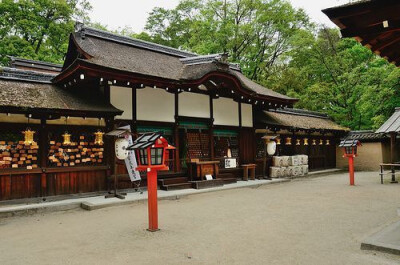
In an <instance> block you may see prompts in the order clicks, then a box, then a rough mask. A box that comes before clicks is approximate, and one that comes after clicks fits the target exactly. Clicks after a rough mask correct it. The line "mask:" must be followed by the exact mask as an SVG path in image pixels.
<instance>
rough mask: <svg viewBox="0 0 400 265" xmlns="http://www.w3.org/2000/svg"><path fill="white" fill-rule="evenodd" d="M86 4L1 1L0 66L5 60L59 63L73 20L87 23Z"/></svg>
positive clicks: (51, 0) (57, 0) (60, 0)
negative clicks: (16, 57)
mask: <svg viewBox="0 0 400 265" xmlns="http://www.w3.org/2000/svg"><path fill="white" fill-rule="evenodd" d="M90 9H91V6H90V4H89V2H87V1H86V0H55V1H54V0H35V1H32V0H18V1H14V0H2V1H0V14H1V15H0V39H1V42H0V63H2V64H5V63H6V62H7V60H8V58H7V57H6V56H7V55H8V56H18V57H23V58H27V59H35V60H42V61H48V62H55V63H62V61H63V57H64V54H65V52H66V50H67V45H68V36H69V33H71V32H72V31H73V29H74V23H75V22H74V20H80V21H87V18H88V11H89V10H90Z"/></svg>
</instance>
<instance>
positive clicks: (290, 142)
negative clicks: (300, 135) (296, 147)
mask: <svg viewBox="0 0 400 265" xmlns="http://www.w3.org/2000/svg"><path fill="white" fill-rule="evenodd" d="M285 144H286V145H292V138H290V137H287V138H286V142H285Z"/></svg>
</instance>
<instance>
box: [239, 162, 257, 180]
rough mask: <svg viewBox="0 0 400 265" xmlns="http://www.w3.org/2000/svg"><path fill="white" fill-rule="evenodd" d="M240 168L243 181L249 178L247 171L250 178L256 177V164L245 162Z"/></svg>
mask: <svg viewBox="0 0 400 265" xmlns="http://www.w3.org/2000/svg"><path fill="white" fill-rule="evenodd" d="M242 168H243V180H245V181H248V180H249V173H250V179H251V180H255V179H256V164H245V165H242Z"/></svg>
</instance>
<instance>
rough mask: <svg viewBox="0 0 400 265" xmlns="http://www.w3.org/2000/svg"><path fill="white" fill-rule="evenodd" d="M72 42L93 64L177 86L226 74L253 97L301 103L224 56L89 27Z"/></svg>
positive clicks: (87, 60)
mask: <svg viewBox="0 0 400 265" xmlns="http://www.w3.org/2000/svg"><path fill="white" fill-rule="evenodd" d="M71 39H72V41H73V42H72V43H73V44H74V45H76V46H77V47H76V48H77V49H78V50H80V51H81V52H82V53H84V54H85V55H86V56H85V57H86V58H85V59H83V60H84V61H85V62H86V63H90V64H93V65H97V66H102V67H107V68H111V69H115V70H119V71H124V72H128V73H134V74H139V75H145V76H152V77H155V78H162V79H168V80H171V81H173V82H176V83H185V82H188V81H195V80H199V79H201V78H202V77H204V76H206V75H207V74H212V73H213V72H223V73H224V74H227V75H230V76H231V77H233V78H235V79H237V80H238V81H239V83H240V85H241V87H243V88H244V89H247V90H248V93H249V94H251V95H253V96H267V97H273V98H276V99H277V100H280V101H285V102H288V103H294V102H296V101H297V99H294V98H290V97H287V96H285V95H282V94H279V93H277V92H275V91H272V90H270V89H267V88H265V87H263V86H261V85H259V84H257V83H255V82H253V81H252V80H250V79H248V78H247V77H245V76H244V75H243V74H242V73H241V71H240V68H239V67H238V66H237V65H234V64H229V63H227V62H221V60H220V57H221V56H222V55H218V54H217V55H205V56H200V55H197V54H194V53H190V52H187V51H181V50H179V49H174V48H171V47H167V46H163V45H159V44H154V43H150V42H146V41H142V40H137V39H132V38H127V37H124V36H119V35H115V34H112V33H109V32H105V31H101V30H96V29H92V28H87V27H81V29H80V30H79V31H77V32H75V33H73V34H72V35H71ZM70 45H71V42H70ZM67 58H68V55H67ZM66 61H68V62H69V63H70V64H72V62H73V60H71V58H68V60H66ZM68 67H69V65H64V69H66V70H67V69H68ZM60 79H62V78H60ZM56 80H57V78H56Z"/></svg>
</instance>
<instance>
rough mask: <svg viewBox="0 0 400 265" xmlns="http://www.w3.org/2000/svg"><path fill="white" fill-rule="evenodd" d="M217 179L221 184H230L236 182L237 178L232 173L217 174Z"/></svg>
mask: <svg viewBox="0 0 400 265" xmlns="http://www.w3.org/2000/svg"><path fill="white" fill-rule="evenodd" d="M217 179H221V180H222V181H223V184H231V183H236V182H237V178H236V177H235V176H234V175H233V174H232V173H222V174H219V175H218V177H217Z"/></svg>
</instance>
